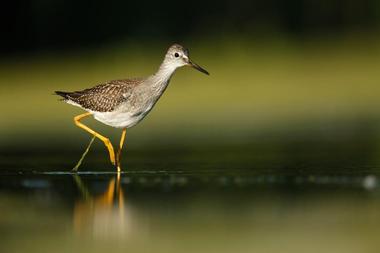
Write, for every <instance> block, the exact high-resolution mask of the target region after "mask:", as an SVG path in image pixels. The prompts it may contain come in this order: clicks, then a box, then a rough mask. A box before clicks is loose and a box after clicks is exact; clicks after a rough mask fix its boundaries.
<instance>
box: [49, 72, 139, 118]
mask: <svg viewBox="0 0 380 253" xmlns="http://www.w3.org/2000/svg"><path fill="white" fill-rule="evenodd" d="M142 82H143V79H139V78H134V79H122V80H112V81H109V82H106V83H103V84H99V85H97V86H95V87H92V88H89V89H85V90H82V91H74V92H64V91H56V92H55V93H56V94H57V95H59V96H61V97H63V100H64V101H65V102H67V103H71V104H74V105H77V106H80V107H82V108H84V109H86V110H90V111H93V112H112V111H113V110H115V108H117V107H118V106H119V105H120V104H121V103H123V102H124V101H126V100H127V99H128V97H129V96H130V95H131V93H132V91H133V89H134V88H135V87H136V86H138V85H139V84H141V83H142Z"/></svg>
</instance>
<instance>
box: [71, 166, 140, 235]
mask: <svg viewBox="0 0 380 253" xmlns="http://www.w3.org/2000/svg"><path fill="white" fill-rule="evenodd" d="M120 178H121V176H120V173H119V174H117V175H116V176H115V177H112V178H111V179H110V180H109V182H108V185H107V188H106V190H105V191H104V192H103V193H101V194H92V193H91V192H90V191H89V188H88V187H87V186H86V184H85V183H84V182H83V180H82V178H81V177H80V176H79V175H74V181H75V184H76V185H77V187H78V189H79V191H80V194H81V198H80V200H78V201H76V202H75V205H74V214H73V223H74V230H75V232H76V233H77V234H90V235H94V236H96V237H103V238H108V237H112V238H115V237H116V238H117V237H124V236H126V235H127V234H128V233H130V232H131V229H132V227H133V224H132V223H133V222H134V221H132V220H133V219H132V210H131V209H130V207H129V206H128V205H126V203H125V202H126V199H125V197H124V193H123V189H122V186H121V182H120Z"/></svg>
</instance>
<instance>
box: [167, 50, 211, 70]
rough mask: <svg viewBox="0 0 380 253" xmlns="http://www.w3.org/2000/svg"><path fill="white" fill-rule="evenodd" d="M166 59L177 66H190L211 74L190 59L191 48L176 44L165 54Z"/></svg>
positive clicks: (168, 62)
mask: <svg viewBox="0 0 380 253" xmlns="http://www.w3.org/2000/svg"><path fill="white" fill-rule="evenodd" d="M165 61H166V63H167V64H169V65H171V66H173V67H175V68H179V67H182V66H190V67H193V68H195V69H196V70H199V71H200V72H202V73H205V74H206V75H209V73H208V72H207V71H206V70H205V69H204V68H202V67H201V66H199V65H198V64H196V63H194V62H193V61H191V60H190V58H189V50H188V49H186V48H184V47H183V46H181V45H179V44H174V45H172V46H171V47H170V48H169V49H168V52H167V53H166V56H165Z"/></svg>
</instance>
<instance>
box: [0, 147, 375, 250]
mask: <svg viewBox="0 0 380 253" xmlns="http://www.w3.org/2000/svg"><path fill="white" fill-rule="evenodd" d="M210 150H213V151H210ZM286 150H289V149H286ZM349 150H350V149H346V150H344V149H342V150H341V152H340V153H339V152H329V150H325V151H323V150H322V149H320V150H319V152H315V151H316V150H315V149H312V150H310V149H309V150H308V149H306V150H301V149H300V150H297V152H295V151H292V152H291V151H287V152H279V151H278V150H276V151H273V150H272V151H271V152H269V151H268V149H265V147H262V149H257V150H256V149H253V148H248V147H240V148H236V147H235V148H230V149H228V148H219V149H217V148H214V149H202V150H199V149H198V150H194V149H184V148H181V149H173V150H161V151H154V150H151V151H140V152H137V151H131V152H129V153H126V156H125V157H124V169H125V171H124V172H123V173H122V174H121V175H120V176H119V177H118V176H117V175H116V174H115V173H114V172H113V168H112V167H111V166H109V165H108V163H107V161H106V157H104V156H105V154H104V153H103V152H93V153H91V154H90V156H89V157H88V159H87V160H86V162H85V164H84V166H83V168H82V170H81V172H80V173H79V174H71V173H69V170H70V168H71V166H72V165H73V164H75V162H76V160H77V159H78V156H79V155H78V154H80V152H79V153H77V152H74V151H73V152H66V153H55V152H50V153H49V154H43V153H42V152H40V151H38V150H37V151H34V152H25V153H21V155H20V153H12V152H3V155H2V157H1V170H0V176H1V177H0V210H1V215H0V233H1V239H0V242H1V243H0V252H104V251H106V250H108V251H112V252H377V250H378V249H379V248H380V242H379V240H378V233H379V231H380V229H379V228H380V187H379V186H380V185H379V181H378V180H379V176H380V173H379V172H380V170H379V168H380V166H379V167H378V165H377V161H376V160H374V159H369V158H368V156H367V157H365V156H364V155H365V154H366V152H363V153H360V152H358V150H353V151H352V153H350V152H349ZM343 151H344V152H343ZM371 157H372V156H371Z"/></svg>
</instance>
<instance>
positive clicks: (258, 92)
mask: <svg viewBox="0 0 380 253" xmlns="http://www.w3.org/2000/svg"><path fill="white" fill-rule="evenodd" d="M188 44H189V45H190V54H191V57H192V58H193V60H194V61H195V62H197V63H199V64H200V65H202V66H204V67H205V68H206V69H208V70H209V71H210V73H211V75H210V76H205V75H202V74H200V73H198V72H197V71H194V70H193V69H188V68H184V69H180V70H178V71H177V73H176V74H175V76H174V78H173V80H172V82H171V84H170V86H169V88H168V90H167V91H166V93H165V94H164V96H163V97H162V98H161V100H160V101H159V103H158V104H157V106H156V107H155V108H154V110H153V111H152V113H151V114H149V115H148V117H147V118H146V119H145V120H144V121H143V122H142V123H140V124H139V125H138V126H136V127H135V128H132V129H131V130H130V131H128V134H127V139H128V143H129V144H131V146H132V147H137V146H138V145H146V144H148V145H156V146H160V145H165V143H172V142H174V143H176V142H180V143H186V142H190V143H205V141H206V140H208V139H210V140H212V141H214V142H217V143H221V142H222V143H234V142H247V141H253V140H257V138H258V136H261V138H276V137H274V136H276V133H277V137H278V135H282V136H289V138H294V140H297V139H305V138H309V137H310V136H311V137H312V136H314V137H315V138H316V139H317V140H321V139H326V140H328V139H332V140H334V139H339V138H342V136H346V137H347V136H351V137H353V138H354V139H356V141H358V139H357V138H356V137H355V136H357V135H360V134H362V136H363V138H365V139H368V138H369V139H372V140H373V142H374V143H376V140H377V139H378V138H377V136H378V132H379V131H378V130H379V127H378V116H377V115H378V108H379V106H380V102H379V99H378V94H379V92H380V86H379V85H378V84H379V81H380V78H379V75H378V69H379V68H380V60H379V59H380V58H379V54H380V47H379V45H380V44H379V39H378V38H374V37H372V38H371V37H368V36H367V37H365V39H364V37H363V36H355V35H353V36H352V37H340V38H335V39H334V38H321V39H318V38H315V39H313V40H310V41H304V42H302V43H300V42H298V41H296V40H291V39H286V38H285V37H281V36H278V37H274V38H272V39H270V40H269V39H265V40H262V41H260V40H258V39H257V40H249V41H248V40H233V39H231V40H225V41H217V40H203V41H196V42H194V41H189V43H188ZM167 47H168V45H166V44H165V43H164V42H158V43H157V44H153V43H145V44H144V45H136V44H128V43H125V44H123V43H120V45H119V46H114V47H109V48H104V49H102V50H88V51H83V50H82V51H80V52H73V53H71V54H61V53H56V54H50V55H44V56H39V57H30V58H25V57H23V58H13V60H8V61H3V62H2V64H1V65H0V83H1V84H3V85H1V86H0V94H1V95H0V96H1V100H0V105H1V108H2V109H1V111H2V124H1V125H0V131H1V133H2V134H1V138H2V140H3V141H2V142H1V144H2V145H3V146H9V143H10V141H12V143H13V145H19V144H22V143H24V141H25V140H24V138H25V137H26V138H27V140H34V141H35V143H33V145H37V146H38V145H42V144H43V143H50V144H51V143H64V144H65V145H64V146H68V145H69V143H72V144H74V143H78V140H77V138H82V141H85V140H87V139H88V138H89V136H88V135H87V133H84V132H83V131H82V130H80V129H78V128H77V127H75V126H74V125H73V122H72V117H73V116H74V115H76V114H79V113H80V112H81V110H80V109H79V108H76V107H73V106H70V105H67V104H64V103H62V102H60V101H58V98H57V97H55V96H53V95H52V93H53V91H54V90H78V89H83V88H87V87H90V86H92V85H95V84H97V83H100V82H102V81H106V80H110V79H117V78H124V77H133V76H146V75H149V74H151V73H153V72H154V71H155V70H156V68H157V67H158V65H159V64H160V61H161V60H162V57H163V55H164V53H165V50H166V48H167ZM86 122H88V123H89V124H90V125H92V126H93V127H94V128H95V129H98V130H100V131H101V132H103V133H105V134H106V135H111V136H113V137H116V138H117V137H118V136H119V132H118V131H115V130H113V129H110V128H109V127H106V126H102V125H101V124H97V123H96V124H95V125H94V121H93V120H89V121H86ZM289 134H290V135H289ZM368 134H370V135H371V136H368ZM271 136H272V137H271ZM307 136H308V137H307ZM359 139H360V138H359ZM36 140H38V141H36ZM84 143H85V142H84Z"/></svg>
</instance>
